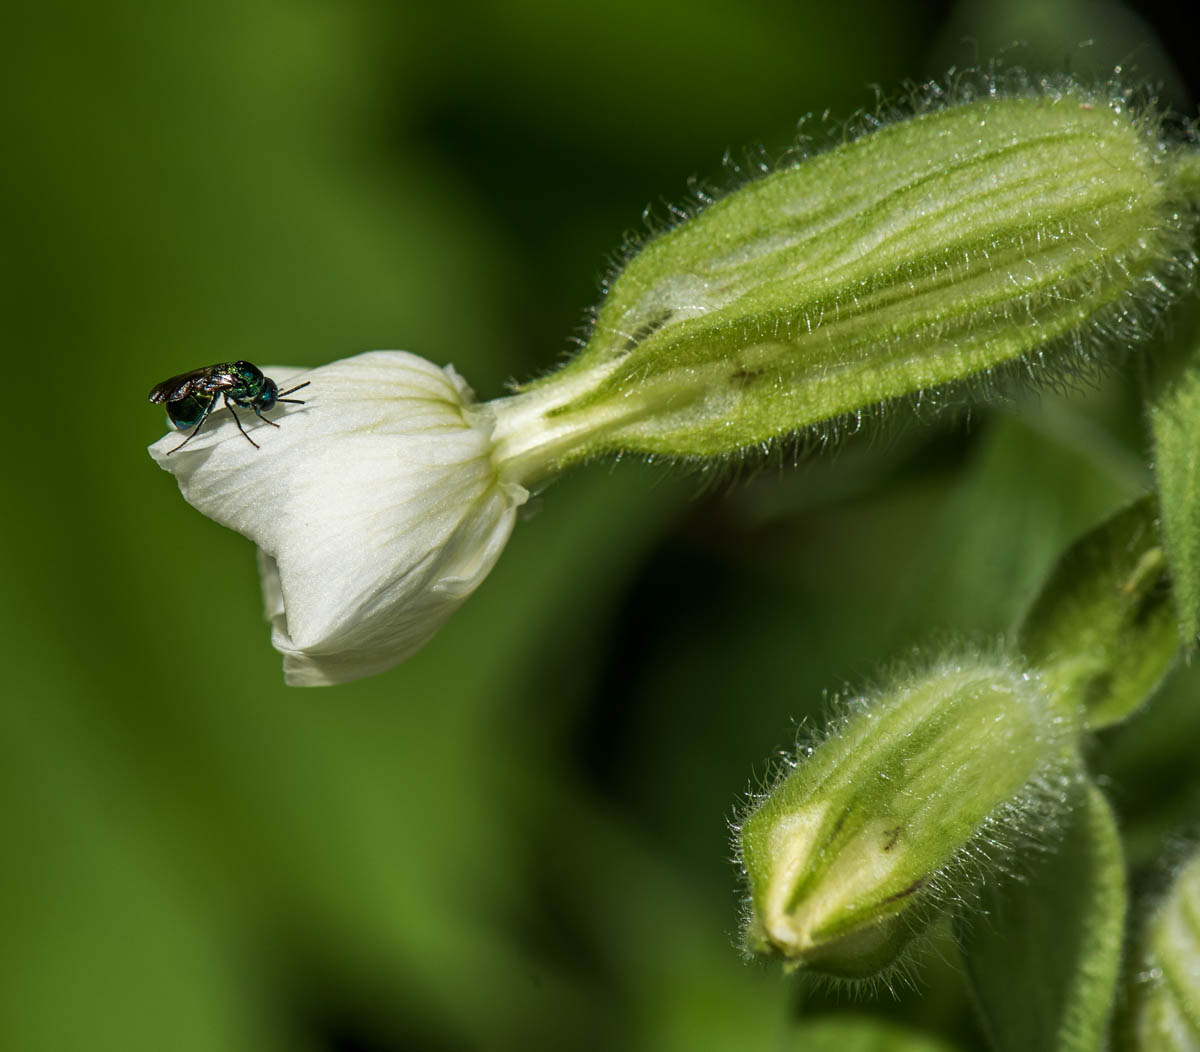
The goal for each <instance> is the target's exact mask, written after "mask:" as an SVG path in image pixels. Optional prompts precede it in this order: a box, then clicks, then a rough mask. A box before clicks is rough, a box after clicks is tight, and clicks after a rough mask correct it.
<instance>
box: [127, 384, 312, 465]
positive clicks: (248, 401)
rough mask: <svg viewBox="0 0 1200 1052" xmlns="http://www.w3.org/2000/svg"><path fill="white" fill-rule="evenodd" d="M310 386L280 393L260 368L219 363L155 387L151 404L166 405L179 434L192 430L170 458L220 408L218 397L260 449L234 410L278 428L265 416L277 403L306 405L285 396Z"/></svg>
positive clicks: (247, 438)
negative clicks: (244, 411)
mask: <svg viewBox="0 0 1200 1052" xmlns="http://www.w3.org/2000/svg"><path fill="white" fill-rule="evenodd" d="M309 382H310V381H307V380H306V381H305V382H304V383H302V384H297V385H296V386H295V387H289V388H288V389H287V390H286V391H281V390H279V386H278V385H277V384H276V383H275V381H274V380H272V379H271V378H270V377H269V376H263V373H262V370H261V369H260V368H259V367H258V366H257V365H252V364H251V363H250V362H218V363H217V364H216V365H207V366H205V367H204V368H203V369H193V370H192V371H191V372H190V373H180V374H179V375H178V376H172V377H171V379H169V380H164V381H163V382H162V383H161V384H156V385H155V386H154V387H153V388H152V389H151V391H150V401H151V402H154V403H156V404H158V403H165V404H166V407H167V416H168V417H169V418H170V420H171V423H172V424H174V425H175V427H177V428H178V429H179V430H180V431H182V430H184V429H185V428H188V427H190V428H191V429H192V433H191V434H190V435H188V437H187V438H185V439H184V440H183V441H182V442H180V443H179V445H177V446H176V447H175V449H171V450H168V451H167V452H168V455H169V454H171V453H174V452H176V451H177V450H180V449H182V448H183V447H184V446H186V445H187V444H188V443H189V442H190V441H191V440H192V439H193V438H195V437H196V434H197V433H198V432H199V430H200V428H202V427H203V426H204V421H205V420H207V419H208V417H209V414H211V413H212V411H213V410H214V409H216V408H218V406H217V397H218V396H220V397H221V398H222V399H224V402H225V408H226V409H228V410H229V411H230V413H232V414H233V420H234V423H236V424H237V426H238V430H239V431H240V432H241V433H242V435H243V437H244V438H245V439H246V441H247V442H249V443H250V445H252V446H253V447H254V448H255V449H258V443H257V442H255V441H254V439H252V438H251V437H250V436H249V435H247V434H246V429H245V428H244V427H242V422H241V420H239V419H238V415H237V413H236V412H235V411H234V408H233V407H234V406H238V407H239V408H241V409H252V410H254V414H255V416H257V417H258V418H259V419H260V420H262V421H263V423H266V424H270V425H271V426H272V427H278V426H279V425H278V424H277V423H275V421H274V420H268V419H267V418H266V417H265V416H263V413H264V412H266V411H267V410H268V409H272V408H273V407H274V406H275V404H276V403H277V402H290V403H291V404H292V405H304V403H303V402H302V401H301V400H300V399H299V398H285V397H284V395H290V394H292V393H293V392H295V391H299V390H300V388H302V387H307V386H308V384H309Z"/></svg>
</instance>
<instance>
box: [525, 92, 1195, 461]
mask: <svg viewBox="0 0 1200 1052" xmlns="http://www.w3.org/2000/svg"><path fill="white" fill-rule="evenodd" d="M1130 94H1131V93H1129V92H1127V91H1122V90H1118V89H1114V90H1113V91H1112V92H1111V93H1109V94H1097V93H1091V92H1086V91H1083V90H1082V89H1080V88H1078V87H1076V86H1074V85H1067V86H1065V87H1063V88H1061V90H1057V91H1052V90H1050V89H1045V90H1041V91H1032V90H1030V91H1027V92H1023V93H1017V94H1015V95H1013V96H1010V97H984V98H981V99H978V100H977V101H971V102H967V103H963V104H959V105H951V106H948V107H944V108H940V109H930V110H928V111H926V112H922V113H920V114H919V115H916V116H913V117H911V118H909V119H906V120H899V121H896V122H894V123H890V124H887V125H885V126H884V127H882V128H880V129H879V130H878V131H875V132H873V133H871V134H868V135H864V136H862V137H860V138H858V139H855V140H853V141H850V142H847V143H844V144H843V145H841V146H838V147H837V148H835V149H833V150H831V151H829V152H827V153H824V154H820V155H816V156H811V157H807V158H805V159H803V160H801V161H799V162H797V163H795V164H793V165H790V166H789V167H786V168H784V169H782V170H779V171H776V172H773V173H771V174H769V175H767V176H765V177H763V178H761V179H758V180H756V181H754V182H751V183H749V184H748V185H746V186H743V187H742V188H740V189H738V190H735V191H733V192H732V193H730V194H728V195H727V196H725V197H724V198H722V199H721V200H719V201H717V202H716V203H715V204H711V205H710V206H709V207H707V208H705V209H704V210H703V211H701V212H700V213H699V214H697V215H695V216H693V217H691V218H688V219H686V220H684V221H683V222H681V223H680V224H679V225H678V226H676V227H675V228H674V229H672V230H670V231H668V232H667V233H664V234H661V235H660V236H658V237H655V238H653V239H652V240H650V241H649V242H648V243H647V244H646V245H645V246H644V247H643V248H642V249H641V250H640V251H639V252H637V254H636V255H634V256H633V257H632V258H631V259H630V260H629V262H628V264H627V265H626V266H625V267H624V269H623V270H622V271H621V272H620V273H619V274H618V275H617V276H616V278H615V280H614V281H613V282H612V284H611V287H610V288H609V289H608V290H607V294H606V297H605V300H604V302H603V304H602V306H601V308H600V310H599V311H598V313H597V316H596V320H595V326H594V331H593V333H592V336H591V339H590V341H589V342H588V344H587V345H586V347H585V348H584V349H583V351H582V352H581V353H580V355H579V356H578V357H577V358H576V359H575V360H574V361H573V362H572V363H570V364H569V365H568V366H567V367H566V369H564V370H563V371H562V372H561V373H560V374H557V375H553V376H550V377H547V378H546V379H544V380H542V381H539V384H538V385H534V386H533V387H532V388H531V390H537V388H538V386H539V385H551V386H553V385H556V384H559V385H561V384H564V383H569V384H575V385H576V386H577V388H578V390H577V391H576V392H575V394H574V396H573V399H572V400H570V401H569V402H567V403H566V404H560V405H557V406H556V408H555V413H556V414H557V419H558V425H559V426H565V424H566V423H567V422H569V421H570V420H571V419H572V418H574V419H575V420H577V421H578V426H579V428H580V429H581V430H582V429H587V430H590V432H591V434H590V437H589V439H588V441H586V442H582V443H577V444H576V445H575V446H574V447H572V448H570V449H568V450H564V451H563V459H564V461H570V460H574V459H579V458H580V457H582V456H587V455H592V454H595V453H601V452H608V451H615V450H625V451H636V452H643V453H648V454H665V455H669V456H677V457H689V458H691V457H705V456H712V455H715V454H722V453H732V452H737V451H738V450H744V449H747V448H750V447H754V446H758V445H761V444H763V443H766V442H769V441H771V440H772V439H775V438H777V437H779V436H781V435H786V434H789V433H793V432H797V431H804V430H805V429H808V430H812V429H814V428H818V429H819V428H821V427H828V426H829V425H830V422H832V423H833V424H834V425H836V423H837V422H838V421H839V420H841V421H847V420H848V421H851V422H854V421H857V420H858V419H859V418H860V417H861V414H862V413H863V412H864V411H866V410H871V409H873V408H877V407H879V406H882V405H884V404H885V403H888V402H891V401H893V400H896V399H908V400H910V401H912V402H914V403H917V404H925V405H929V404H931V403H932V404H936V403H937V402H938V400H939V399H940V398H941V397H942V396H944V395H945V394H946V393H947V391H948V390H952V389H953V388H955V387H956V386H958V385H960V384H961V383H962V382H963V381H969V380H970V379H971V378H972V377H976V378H978V377H986V378H991V377H994V376H995V375H996V374H997V371H1001V372H1003V371H1005V370H1007V371H1010V372H1014V373H1015V372H1020V373H1022V374H1024V373H1028V374H1029V375H1031V376H1033V378H1034V379H1037V378H1038V376H1039V375H1041V374H1042V373H1044V372H1045V371H1046V368H1047V363H1046V360H1045V358H1044V355H1043V352H1045V351H1047V350H1050V349H1053V348H1056V347H1063V348H1065V349H1067V350H1069V351H1072V352H1073V353H1074V355H1075V358H1074V360H1071V359H1068V360H1067V361H1066V362H1065V363H1064V364H1062V365H1060V367H1059V368H1071V367H1078V365H1079V364H1080V359H1081V358H1082V359H1085V360H1086V359H1087V358H1088V357H1089V356H1090V355H1091V353H1092V351H1093V349H1094V347H1093V345H1094V344H1095V343H1096V342H1097V340H1099V338H1101V337H1112V336H1113V335H1114V334H1115V335H1116V336H1118V337H1119V340H1116V341H1112V342H1120V343H1122V344H1124V343H1127V342H1129V341H1131V340H1132V339H1134V338H1137V337H1139V336H1141V335H1143V334H1144V332H1145V331H1147V330H1148V329H1151V328H1153V326H1152V325H1151V324H1149V323H1150V322H1151V321H1152V320H1153V313H1154V311H1155V309H1156V308H1157V307H1159V306H1161V305H1162V304H1163V303H1164V301H1165V300H1166V299H1167V298H1168V296H1169V295H1170V293H1171V291H1172V290H1176V289H1179V288H1180V287H1182V286H1183V285H1185V284H1186V283H1187V281H1188V280H1189V279H1190V275H1191V271H1192V268H1193V265H1194V232H1195V231H1194V219H1195V210H1194V201H1195V197H1196V188H1195V183H1196V178H1195V170H1194V169H1195V164H1194V160H1195V158H1194V153H1195V151H1194V148H1192V147H1184V146H1180V147H1178V148H1176V147H1174V146H1171V145H1169V144H1167V143H1166V142H1165V141H1164V140H1163V138H1162V136H1161V134H1160V130H1159V127H1158V124H1157V122H1156V119H1155V118H1154V116H1153V114H1150V115H1143V116H1138V115H1136V114H1135V113H1133V112H1131V109H1130V98H1129V96H1130ZM1054 375H1057V374H1055V373H1051V374H1050V376H1049V377H1048V378H1053V376H1054ZM983 382H984V383H987V384H990V383H991V380H990V379H988V380H986V381H983Z"/></svg>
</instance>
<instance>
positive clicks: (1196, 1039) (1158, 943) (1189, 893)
mask: <svg viewBox="0 0 1200 1052" xmlns="http://www.w3.org/2000/svg"><path fill="white" fill-rule="evenodd" d="M1137 978H1138V986H1137V988H1136V990H1135V996H1134V998H1133V1001H1134V1017H1133V1037H1134V1040H1133V1042H1132V1045H1133V1047H1135V1048H1137V1049H1142V1050H1145V1052H1176V1050H1178V1052H1183V1050H1184V1049H1196V1048H1200V854H1193V855H1192V857H1191V858H1190V859H1189V860H1188V862H1186V863H1185V864H1184V866H1183V868H1182V869H1181V870H1180V871H1179V873H1178V874H1177V875H1176V877H1175V880H1174V883H1173V884H1172V885H1171V889H1170V891H1168V893H1167V896H1166V898H1165V899H1164V900H1163V901H1162V903H1161V904H1160V905H1159V907H1158V909H1157V910H1156V911H1155V913H1154V916H1153V918H1152V919H1151V921H1150V924H1149V926H1148V928H1147V930H1146V936H1145V944H1144V949H1143V961H1142V967H1141V969H1140V971H1139V974H1138V976H1137Z"/></svg>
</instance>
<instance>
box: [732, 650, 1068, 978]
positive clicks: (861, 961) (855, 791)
mask: <svg viewBox="0 0 1200 1052" xmlns="http://www.w3.org/2000/svg"><path fill="white" fill-rule="evenodd" d="M1073 743H1074V726H1073V725H1072V723H1071V722H1070V720H1069V719H1067V718H1065V717H1063V716H1062V715H1060V714H1059V713H1057V712H1055V711H1054V710H1053V708H1052V706H1051V705H1050V704H1049V703H1048V701H1047V699H1046V697H1045V695H1044V692H1043V691H1042V689H1041V686H1040V684H1039V682H1038V680H1037V679H1036V677H1034V676H1033V675H1031V674H1029V673H1025V672H1023V671H1021V670H1019V669H1017V668H1014V667H1012V666H1010V665H1008V664H1006V663H1004V662H1001V661H997V660H969V661H963V662H958V663H951V662H944V663H942V664H940V665H937V666H935V667H934V668H933V669H931V670H930V671H928V672H926V673H924V674H921V675H917V676H913V677H910V678H909V679H907V680H905V681H903V682H900V683H896V684H893V685H892V686H891V687H889V688H888V689H885V690H883V691H881V692H879V693H877V694H876V695H875V696H874V697H871V698H868V699H866V700H862V701H859V702H857V703H855V704H854V705H853V707H852V708H851V711H850V712H849V714H848V715H846V716H845V717H844V718H842V719H841V720H840V721H838V722H837V723H836V724H835V725H834V727H833V728H832V730H831V731H830V732H829V733H828V735H827V737H826V738H825V739H824V740H823V741H822V742H820V744H818V745H817V746H816V747H815V748H812V749H806V750H802V752H801V755H800V756H799V757H798V759H797V762H796V764H795V767H794V768H793V769H792V770H791V771H790V773H788V774H787V776H786V777H785V778H783V780H782V781H780V782H779V783H778V784H777V785H776V786H775V787H774V788H772V789H771V790H770V791H769V792H768V793H766V794H765V795H764V796H763V797H762V798H761V799H759V800H757V801H756V802H755V804H754V806H753V809H752V811H751V812H750V813H749V815H748V816H747V817H746V819H745V820H744V821H743V822H742V824H741V826H740V830H739V839H740V843H739V848H740V857H741V861H742V865H743V868H744V870H745V875H746V880H747V883H748V886H749V914H748V918H747V927H746V946H747V949H749V950H751V951H753V952H757V953H779V954H782V955H783V956H784V957H785V958H787V959H788V961H789V962H791V963H792V964H793V965H795V966H800V967H805V968H812V969H814V970H817V971H822V972H827V973H831V974H835V975H845V976H865V975H870V974H873V973H875V972H877V971H880V970H882V969H884V968H886V967H887V966H888V965H890V964H891V963H893V962H894V961H895V960H896V958H897V957H898V955H899V954H900V953H901V952H902V951H903V949H904V947H905V945H906V944H907V943H908V942H909V940H910V939H911V938H912V937H913V935H914V934H916V933H918V932H919V931H921V930H922V929H923V927H924V926H925V924H926V922H927V921H928V919H929V918H930V917H931V916H933V915H934V914H935V913H936V911H937V909H938V908H939V907H940V906H941V904H942V903H943V902H944V901H945V899H946V898H947V896H954V897H956V898H962V897H964V895H965V894H966V892H967V890H968V889H967V887H966V886H965V885H966V884H969V883H970V881H972V880H977V879H978V878H979V875H980V873H981V870H980V868H979V864H980V863H986V862H987V861H988V860H989V859H991V860H996V859H997V856H998V855H1001V854H1003V853H1004V852H1005V851H1006V850H1008V849H1010V848H1011V847H1012V846H1014V843H1015V841H1017V840H1018V839H1020V838H1025V839H1031V840H1033V841H1045V840H1048V839H1050V838H1051V837H1052V835H1053V832H1054V829H1055V828H1056V824H1057V819H1058V816H1059V813H1060V811H1061V808H1062V807H1063V806H1064V797H1065V790H1066V788H1067V787H1068V786H1069V785H1070V784H1071V779H1072V778H1073V777H1074V770H1075V768H1074V760H1073V756H1074V750H1073ZM968 862H970V863H972V865H970V866H968V865H965V863H968Z"/></svg>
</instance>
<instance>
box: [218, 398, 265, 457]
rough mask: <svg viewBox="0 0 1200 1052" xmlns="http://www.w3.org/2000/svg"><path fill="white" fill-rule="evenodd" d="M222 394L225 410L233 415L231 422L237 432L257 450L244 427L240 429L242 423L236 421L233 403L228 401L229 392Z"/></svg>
mask: <svg viewBox="0 0 1200 1052" xmlns="http://www.w3.org/2000/svg"><path fill="white" fill-rule="evenodd" d="M222 393H223V394H224V396H225V408H226V409H228V410H229V412H230V413H232V414H233V422H234V423H235V424H237V426H238V430H239V431H240V432H241V433H242V438H244V439H245V440H246V441H247V442H249V443H250V445H252V446H253V447H254V448H255V449H258V448H259V445H258V443H257V442H255V441H254V439H252V438H251V437H250V436H249V435H248V434H246V429H245V428H244V427H242V422H241V420H239V419H238V415H237V410H235V409H234V408H233V403H232V402H231V401H230V400H229V392H228V391H224V392H222ZM213 401H214V402H215V401H216V399H215V398H214V399H213ZM255 412H258V410H257V409H256V410H255Z"/></svg>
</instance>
